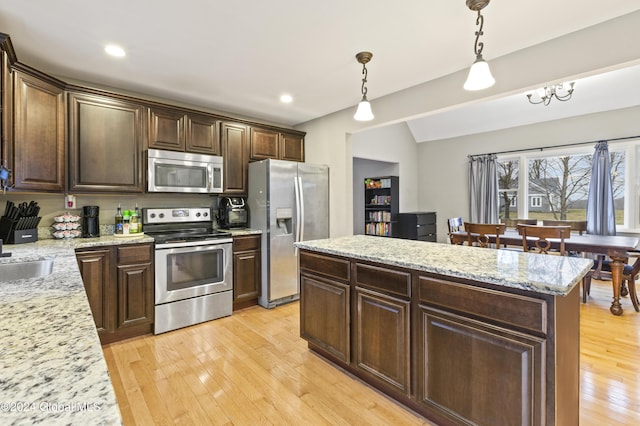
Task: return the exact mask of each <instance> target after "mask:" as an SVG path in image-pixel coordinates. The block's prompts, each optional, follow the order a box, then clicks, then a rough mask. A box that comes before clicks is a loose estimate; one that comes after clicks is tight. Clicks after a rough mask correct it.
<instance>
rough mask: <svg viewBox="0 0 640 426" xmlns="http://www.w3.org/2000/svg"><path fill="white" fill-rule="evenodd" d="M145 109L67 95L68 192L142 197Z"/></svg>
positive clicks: (105, 99)
mask: <svg viewBox="0 0 640 426" xmlns="http://www.w3.org/2000/svg"><path fill="white" fill-rule="evenodd" d="M143 117H144V107H143V106H142V105H141V104H138V103H135V102H132V101H127V100H120V99H116V98H113V97H110V96H99V95H94V94H85V93H74V92H72V93H70V94H69V133H70V135H69V150H70V155H69V160H70V166H69V172H70V179H69V187H70V190H72V191H74V192H143V191H144V178H143V167H142V166H143V164H144V161H143V158H142V147H143V120H144V118H143Z"/></svg>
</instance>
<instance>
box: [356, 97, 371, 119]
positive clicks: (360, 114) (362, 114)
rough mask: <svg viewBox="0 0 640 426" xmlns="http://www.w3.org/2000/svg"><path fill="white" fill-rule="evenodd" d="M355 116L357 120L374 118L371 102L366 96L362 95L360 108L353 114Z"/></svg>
mask: <svg viewBox="0 0 640 426" xmlns="http://www.w3.org/2000/svg"><path fill="white" fill-rule="evenodd" d="M353 118H354V119H355V120H357V121H371V120H373V111H371V104H370V103H369V101H368V100H367V97H366V96H363V97H362V100H361V101H360V103H359V104H358V109H357V110H356V113H355V114H354V115H353Z"/></svg>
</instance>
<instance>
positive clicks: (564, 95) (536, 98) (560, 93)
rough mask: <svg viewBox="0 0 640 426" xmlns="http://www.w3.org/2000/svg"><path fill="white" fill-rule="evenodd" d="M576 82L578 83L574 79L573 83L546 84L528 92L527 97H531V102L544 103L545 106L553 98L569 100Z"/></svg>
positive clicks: (535, 103)
mask: <svg viewBox="0 0 640 426" xmlns="http://www.w3.org/2000/svg"><path fill="white" fill-rule="evenodd" d="M574 84H576V83H575V81H572V82H571V83H560V84H553V85H551V86H544V87H541V88H539V89H536V90H534V91H533V92H529V93H527V98H528V99H529V102H531V103H532V104H534V105H537V104H544V105H545V106H547V105H549V104H550V103H551V100H552V99H553V98H556V99H557V100H559V101H562V102H564V101H568V100H569V99H571V96H572V95H573V86H574ZM567 86H568V87H567Z"/></svg>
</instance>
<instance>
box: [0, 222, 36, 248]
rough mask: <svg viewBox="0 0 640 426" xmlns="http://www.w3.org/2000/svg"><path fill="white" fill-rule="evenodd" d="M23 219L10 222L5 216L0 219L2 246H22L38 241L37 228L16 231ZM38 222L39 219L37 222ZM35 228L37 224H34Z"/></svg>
mask: <svg viewBox="0 0 640 426" xmlns="http://www.w3.org/2000/svg"><path fill="white" fill-rule="evenodd" d="M23 219H25V218H20V219H18V220H11V219H9V218H7V217H6V216H2V217H1V218H0V239H1V240H2V241H3V243H4V244H23V243H32V242H34V241H38V228H37V227H36V228H31V229H17V228H21V226H20V225H21V224H22V222H21V221H23ZM37 222H40V218H38V221H37ZM36 226H37V224H36Z"/></svg>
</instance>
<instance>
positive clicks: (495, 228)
mask: <svg viewBox="0 0 640 426" xmlns="http://www.w3.org/2000/svg"><path fill="white" fill-rule="evenodd" d="M506 229H507V225H505V224H503V223H470V222H465V223H464V230H465V231H467V244H468V245H470V246H477V247H484V248H487V247H489V238H490V237H489V236H491V235H495V238H496V241H495V247H496V248H499V247H500V235H504V232H505V231H506Z"/></svg>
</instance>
